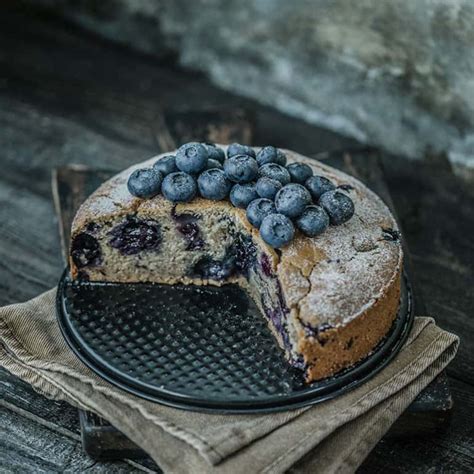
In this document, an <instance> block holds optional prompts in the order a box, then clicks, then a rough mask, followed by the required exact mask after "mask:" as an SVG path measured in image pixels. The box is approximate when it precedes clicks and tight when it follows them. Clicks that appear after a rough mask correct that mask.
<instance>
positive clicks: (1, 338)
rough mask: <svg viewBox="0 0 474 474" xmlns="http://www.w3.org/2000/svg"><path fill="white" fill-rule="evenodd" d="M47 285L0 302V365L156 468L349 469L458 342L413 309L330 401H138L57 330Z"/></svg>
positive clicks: (443, 363) (224, 470)
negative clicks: (257, 406)
mask: <svg viewBox="0 0 474 474" xmlns="http://www.w3.org/2000/svg"><path fill="white" fill-rule="evenodd" d="M55 291H56V290H55V289H53V290H50V291H48V292H46V293H44V294H42V295H40V296H38V297H37V298H35V299H33V300H30V301H28V302H26V303H22V304H15V305H11V306H7V307H4V308H1V309H0V364H1V365H3V366H4V367H6V369H7V370H9V371H10V372H11V373H13V374H15V375H17V376H18V377H20V378H21V379H23V380H25V381H26V382H28V383H29V384H31V385H32V386H33V387H34V388H35V389H36V390H37V391H39V392H40V393H42V394H44V395H46V396H47V397H50V398H54V399H57V400H66V401H67V402H69V403H70V404H72V405H74V406H76V407H79V408H82V409H85V410H90V411H92V412H95V413H97V414H98V415H100V416H102V417H103V418H105V419H106V420H108V421H109V422H110V423H112V425H114V426H115V427H116V428H118V429H119V430H120V431H122V432H123V433H124V434H125V435H127V436H128V437H129V438H130V439H131V440H133V441H134V442H135V443H136V444H138V445H139V446H141V447H142V448H143V449H144V450H145V451H147V452H148V453H149V454H150V456H151V457H152V458H153V459H154V460H155V461H156V462H157V463H158V465H159V466H160V467H161V468H162V469H163V470H164V471H165V472H173V473H201V472H206V473H207V472H211V473H212V472H219V473H246V474H248V473H254V472H265V473H278V472H284V471H287V470H290V471H291V472H318V473H322V472H352V471H354V470H355V469H356V468H357V467H358V466H359V465H360V463H361V462H362V461H363V460H364V458H365V457H366V455H367V454H368V453H369V452H370V450H371V449H372V448H373V447H374V445H375V444H376V443H377V441H378V440H379V439H380V438H381V437H382V436H383V434H384V433H385V432H386V431H387V430H388V429H389V427H390V425H391V424H392V423H393V422H394V421H395V420H396V419H397V417H398V416H399V415H400V414H401V413H402V412H403V410H404V409H405V408H406V407H407V406H408V405H409V404H410V402H411V401H412V400H413V399H414V398H415V397H416V395H417V394H418V393H419V392H420V391H421V390H422V389H423V388H424V387H425V386H426V385H427V384H428V383H429V382H430V381H431V380H432V379H433V378H434V377H435V376H436V375H437V374H438V373H439V372H440V371H441V370H442V369H443V368H444V367H445V366H446V365H447V364H448V363H449V361H450V360H451V359H452V358H453V357H454V355H455V353H456V350H457V347H458V344H459V339H458V337H457V336H455V335H453V334H450V333H448V332H446V331H443V330H442V329H440V328H439V327H437V326H436V325H435V323H434V321H433V319H431V318H427V317H418V318H416V320H415V324H414V327H413V330H412V332H411V334H410V336H409V339H408V341H407V343H406V345H405V346H404V348H403V349H402V351H401V352H400V353H399V354H398V356H397V357H396V359H395V360H394V361H393V362H392V363H391V364H390V365H389V366H387V367H386V368H385V369H384V370H383V371H382V372H380V373H379V374H378V375H377V376H376V377H374V378H373V379H371V380H370V381H369V382H367V383H366V384H364V385H362V386H360V387H358V388H356V389H355V390H353V391H351V392H349V393H347V394H345V395H342V396H340V397H339V398H336V399H335V400H331V401H328V402H325V403H322V404H319V405H316V406H314V407H310V408H303V409H298V410H294V411H288V412H282V413H274V414H266V415H210V414H202V413H195V412H190V411H183V410H177V409H173V408H168V407H165V406H162V405H159V404H156V403H152V402H147V401H145V400H142V399H140V398H137V397H135V396H133V395H130V394H128V393H126V392H124V391H122V390H120V389H118V388H115V387H114V386H112V385H110V384H108V383H107V382H105V381H103V380H101V379H100V378H99V377H97V376H96V375H95V374H94V373H92V372H91V371H90V370H89V369H88V368H87V367H85V366H84V365H83V364H82V363H81V362H80V361H79V360H78V359H77V358H76V356H75V355H74V354H73V353H72V352H71V350H70V349H69V348H68V346H67V345H66V343H65V342H64V340H63V338H62V335H61V332H60V329H59V326H58V324H57V322H56V314H55V303H54V298H55Z"/></svg>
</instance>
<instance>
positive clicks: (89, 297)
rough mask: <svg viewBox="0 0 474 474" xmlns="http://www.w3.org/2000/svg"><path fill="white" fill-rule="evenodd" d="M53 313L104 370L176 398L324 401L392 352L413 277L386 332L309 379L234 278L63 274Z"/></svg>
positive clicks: (398, 343)
mask: <svg viewBox="0 0 474 474" xmlns="http://www.w3.org/2000/svg"><path fill="white" fill-rule="evenodd" d="M57 310H58V311H57V314H58V321H59V325H60V327H61V330H62V333H63V335H64V337H65V339H66V341H67V343H68V344H69V346H70V348H71V349H72V350H73V351H74V352H75V354H76V355H77V356H78V357H79V358H80V359H81V360H82V362H83V363H84V364H86V365H87V366H88V367H89V368H90V369H92V370H93V371H94V372H95V373H97V374H98V375H99V376H101V377H102V378H103V379H105V380H107V381H108V382H110V383H112V384H113V385H116V386H118V387H120V388H121V389H123V390H125V391H128V392H130V393H133V394H134V395H137V396H139V397H142V398H145V399H147V400H151V401H154V402H157V403H162V404H165V405H169V406H172V407H176V408H182V409H188V410H196V411H205V412H218V413H261V412H273V411H282V410H289V409H295V408H299V407H302V406H306V405H311V404H316V403H320V402H322V401H325V400H328V399H330V398H334V397H336V396H338V395H341V394H343V393H346V392H348V391H349V390H351V389H353V388H355V387H357V386H359V385H360V384H362V383H364V382H365V381H367V380H368V379H370V378H371V377H373V376H374V375H375V374H376V373H378V372H379V371H380V370H382V369H383V368H384V367H385V366H386V365H387V364H388V363H389V362H390V361H391V360H393V358H394V357H395V356H396V354H397V353H398V351H399V350H400V348H401V347H402V345H403V343H404V342H405V340H406V337H407V335H408V333H409V331H410V328H411V325H412V322H413V317H414V316H413V301H412V293H411V289H410V285H409V282H408V280H407V278H406V277H404V278H403V279H402V291H401V299H400V308H399V311H398V315H397V317H396V319H395V321H394V323H393V326H392V328H391V330H390V332H389V334H388V335H387V336H386V337H385V338H384V340H383V341H382V342H381V343H380V344H379V345H378V346H377V347H376V348H375V349H374V351H373V352H372V353H371V354H370V355H369V356H368V357H367V358H365V359H364V360H363V361H361V362H360V363H358V364H357V365H356V366H354V367H351V368H349V369H346V370H344V371H342V372H340V373H338V374H336V375H335V376H333V377H330V378H327V379H325V380H320V381H316V382H313V383H311V384H306V383H305V382H304V377H303V372H302V371H300V370H299V369H297V368H294V367H292V366H291V365H290V364H289V363H288V362H287V360H286V359H285V356H284V354H283V351H282V350H281V349H280V348H279V347H278V345H277V343H276V341H275V339H274V337H273V335H272V334H271V332H270V330H269V328H268V326H267V323H266V321H265V319H264V318H263V316H262V315H261V314H260V312H259V310H258V309H257V307H256V305H255V304H254V302H253V301H252V300H251V299H250V298H249V297H248V295H247V294H246V293H245V291H244V290H242V289H241V288H239V287H237V286H235V285H225V286H223V287H210V286H206V287H202V286H193V285H190V286H184V285H173V286H170V285H159V284H145V283H134V284H124V283H90V282H77V281H72V280H71V279H70V277H69V271H68V270H66V271H65V272H64V274H63V276H62V278H61V280H60V282H59V286H58V292H57Z"/></svg>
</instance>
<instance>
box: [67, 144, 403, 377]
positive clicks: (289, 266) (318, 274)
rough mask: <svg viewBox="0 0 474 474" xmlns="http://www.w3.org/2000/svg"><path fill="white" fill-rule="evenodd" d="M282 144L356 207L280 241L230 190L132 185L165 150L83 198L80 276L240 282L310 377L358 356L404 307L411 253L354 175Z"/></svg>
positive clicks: (77, 233) (77, 237) (74, 260)
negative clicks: (406, 254) (226, 195)
mask: <svg viewBox="0 0 474 474" xmlns="http://www.w3.org/2000/svg"><path fill="white" fill-rule="evenodd" d="M221 148H223V149H224V150H226V147H225V146H222V147H221ZM254 150H255V151H258V150H259V149H258V148H255V149H254ZM282 152H283V153H284V154H285V155H286V157H287V159H288V163H289V164H291V163H305V164H307V165H309V166H310V167H311V169H312V171H313V173H314V175H318V176H324V177H326V178H328V179H329V180H331V181H332V183H334V185H335V186H337V189H338V191H340V192H341V193H344V194H346V195H347V196H349V197H350V198H351V199H352V201H353V203H354V215H353V217H352V218H351V219H350V220H348V221H347V222H344V223H342V224H341V225H334V226H329V227H328V228H327V230H326V231H325V232H323V233H321V234H320V235H317V236H315V237H308V236H306V235H303V233H301V232H300V231H296V233H295V234H294V237H293V239H292V240H291V241H290V242H289V243H288V244H287V245H284V246H282V247H281V248H279V249H276V248H273V247H272V246H270V245H268V244H267V243H266V242H265V241H264V240H263V239H262V237H261V235H260V232H259V230H258V229H257V228H255V227H254V226H252V225H251V224H250V223H249V221H248V219H247V216H246V211H245V209H241V208H238V207H235V206H233V205H232V204H231V202H229V200H227V199H223V200H209V199H203V198H201V197H196V198H194V199H193V200H192V201H190V202H178V203H176V202H171V201H170V200H168V199H166V198H165V197H164V196H163V195H161V194H158V195H156V196H154V197H152V198H147V199H145V198H138V197H135V196H133V195H132V194H131V193H130V191H129V188H128V187H127V182H128V180H129V177H130V176H131V174H132V173H133V172H134V171H135V170H137V169H141V168H144V167H151V166H152V165H153V164H154V163H155V162H156V161H157V160H158V159H159V158H160V157H162V156H164V155H159V156H156V157H153V158H151V159H150V160H148V161H145V162H143V163H140V164H137V165H135V166H133V167H131V168H129V169H127V170H125V171H123V172H121V173H120V174H118V175H116V176H115V177H113V178H111V179H110V180H108V181H107V182H105V183H104V184H103V185H102V186H101V187H100V188H99V189H97V191H95V192H94V193H93V194H92V195H91V196H90V197H89V198H88V199H87V200H86V201H85V202H84V204H83V205H82V206H81V208H80V209H79V211H78V213H77V215H76V217H75V219H74V222H73V225H72V233H71V247H70V269H71V275H72V277H73V278H74V279H83V280H89V281H101V282H103V281H108V282H123V283H132V282H156V283H166V284H177V283H182V284H196V285H207V284H211V285H222V284H227V283H236V284H238V285H240V286H242V287H243V288H244V289H245V290H246V291H247V292H248V293H249V294H250V296H251V297H252V298H253V299H254V300H255V302H256V304H257V306H258V307H259V309H260V311H261V313H262V317H265V318H266V319H267V321H268V325H269V327H270V329H271V330H272V332H273V334H274V335H275V337H276V339H277V341H278V343H279V345H280V346H281V347H282V349H283V350H284V351H285V353H286V356H287V358H288V361H289V363H290V364H292V365H293V366H295V367H298V368H300V369H301V370H303V371H304V373H305V377H306V380H307V381H308V382H311V381H314V380H319V379H323V378H326V377H328V376H331V375H333V374H335V373H337V372H338V371H340V370H342V369H344V368H347V367H350V366H352V365H354V364H355V363H357V362H358V361H360V360H361V359H363V358H364V357H366V356H367V355H369V354H370V353H371V351H373V349H374V348H375V347H376V346H377V344H378V343H379V342H380V341H381V340H382V339H383V338H384V336H386V335H387V333H388V332H389V330H390V328H391V326H392V323H393V320H394V319H395V317H396V315H397V311H398V306H399V298H400V280H401V272H402V258H403V255H402V247H401V242H400V234H399V231H398V228H397V224H396V222H395V219H394V218H393V216H392V214H391V213H390V211H389V210H388V208H387V207H386V206H385V204H384V203H383V202H382V201H381V200H380V198H379V197H378V196H376V195H375V194H374V193H373V192H371V191H370V190H369V189H367V188H366V187H365V186H364V185H363V184H362V183H361V182H360V181H358V180H357V179H355V178H353V177H351V176H349V175H347V174H345V173H342V172H340V171H338V170H335V169H333V168H331V167H329V166H327V165H325V164H323V163H321V162H319V161H316V160H313V159H310V158H306V157H304V156H301V155H299V154H297V153H295V152H292V151H289V150H282ZM167 155H169V153H168V154H167Z"/></svg>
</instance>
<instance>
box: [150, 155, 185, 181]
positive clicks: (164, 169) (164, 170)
mask: <svg viewBox="0 0 474 474" xmlns="http://www.w3.org/2000/svg"><path fill="white" fill-rule="evenodd" d="M153 169H155V170H158V171H159V172H160V173H161V174H162V175H163V176H167V175H169V174H170V173H175V172H176V171H179V170H178V167H177V166H176V157H175V156H174V155H168V156H164V157H163V158H160V159H159V160H158V161H157V162H156V163H155V164H154V165H153Z"/></svg>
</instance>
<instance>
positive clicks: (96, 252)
mask: <svg viewBox="0 0 474 474" xmlns="http://www.w3.org/2000/svg"><path fill="white" fill-rule="evenodd" d="M71 258H72V261H73V262H74V264H75V265H76V267H77V268H83V267H86V266H88V265H89V266H92V267H93V266H97V265H100V264H101V263H102V252H101V250H100V244H99V242H98V241H97V239H96V238H95V237H92V235H89V234H87V233H86V232H81V233H80V234H77V235H76V236H75V237H74V239H73V240H72V243H71Z"/></svg>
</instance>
